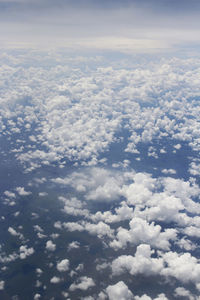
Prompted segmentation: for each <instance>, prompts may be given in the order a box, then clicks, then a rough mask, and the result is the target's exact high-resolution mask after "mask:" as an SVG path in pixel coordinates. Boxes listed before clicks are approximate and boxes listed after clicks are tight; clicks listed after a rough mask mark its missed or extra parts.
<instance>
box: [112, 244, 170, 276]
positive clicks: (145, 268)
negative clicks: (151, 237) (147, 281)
mask: <svg viewBox="0 0 200 300" xmlns="http://www.w3.org/2000/svg"><path fill="white" fill-rule="evenodd" d="M152 252H153V251H152V250H151V248H150V246H149V245H147V244H141V245H139V246H138V247H137V250H136V253H135V256H131V255H121V256H119V257H118V258H116V259H115V260H114V261H113V262H112V265H111V267H112V273H113V275H120V274H122V273H124V272H129V273H130V274H131V275H136V274H144V275H145V276H149V275H154V274H159V273H160V272H161V271H162V269H163V266H164V261H163V259H162V258H152V257H151V254H152Z"/></svg>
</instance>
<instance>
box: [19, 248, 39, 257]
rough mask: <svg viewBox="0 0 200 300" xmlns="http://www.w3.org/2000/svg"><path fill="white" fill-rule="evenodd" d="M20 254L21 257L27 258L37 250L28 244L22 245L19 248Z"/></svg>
mask: <svg viewBox="0 0 200 300" xmlns="http://www.w3.org/2000/svg"><path fill="white" fill-rule="evenodd" d="M19 252H20V253H19V256H20V258H21V259H25V258H27V257H28V256H30V255H32V254H33V253H34V252H35V251H34V249H33V248H32V247H31V248H28V247H27V246H26V245H25V246H20V248H19Z"/></svg>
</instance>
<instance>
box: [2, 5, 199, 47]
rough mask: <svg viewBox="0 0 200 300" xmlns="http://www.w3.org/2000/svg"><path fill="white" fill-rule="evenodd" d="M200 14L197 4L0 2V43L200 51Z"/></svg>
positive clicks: (29, 45)
mask: <svg viewBox="0 0 200 300" xmlns="http://www.w3.org/2000/svg"><path fill="white" fill-rule="evenodd" d="M199 10H200V4H199V1H196V0H192V1H186V0H183V1H181V0H174V1H172V0H160V1H159V0H149V1H147V0H142V1H138V0H133V1H131V0H125V1H120V0H116V1H114V0H108V1H104V0H103V1H97V0H78V1H67V0H59V1H51V0H41V1H38V0H36V1H33V0H13V1H11V0H0V28H1V29H0V42H1V45H2V47H5V48H6V47H9V48H15V47H17V48H28V47H29V48H30V47H32V48H40V49H41V48H59V47H65V48H68V49H72V50H74V49H76V50H79V49H86V50H87V49H94V50H97V49H98V50H111V51H113V50H114V51H120V52H125V53H132V52H134V53H135V52H136V53H138V52H139V53H141V52H144V53H149V52H150V53H152V52H153V53H154V52H173V51H177V52H178V51H183V50H184V49H187V50H188V49H190V51H192V50H193V51H198V48H199V40H198V37H199V36H200V34H199V31H200V24H199ZM188 51H189V50H188Z"/></svg>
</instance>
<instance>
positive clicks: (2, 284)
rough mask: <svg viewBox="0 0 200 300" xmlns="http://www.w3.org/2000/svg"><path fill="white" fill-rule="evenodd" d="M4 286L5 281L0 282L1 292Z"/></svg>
mask: <svg viewBox="0 0 200 300" xmlns="http://www.w3.org/2000/svg"><path fill="white" fill-rule="evenodd" d="M4 286H5V281H3V280H1V281H0V290H3V289H4Z"/></svg>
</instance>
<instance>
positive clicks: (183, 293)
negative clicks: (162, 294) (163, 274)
mask: <svg viewBox="0 0 200 300" xmlns="http://www.w3.org/2000/svg"><path fill="white" fill-rule="evenodd" d="M174 296H175V297H184V298H187V299H189V300H195V299H197V298H196V297H194V296H193V295H192V294H191V292H190V291H188V290H186V289H185V288H184V287H177V288H176V289H175V292H174Z"/></svg>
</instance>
